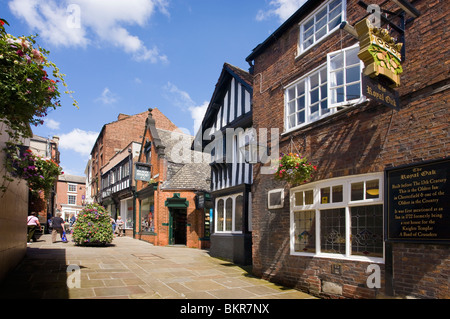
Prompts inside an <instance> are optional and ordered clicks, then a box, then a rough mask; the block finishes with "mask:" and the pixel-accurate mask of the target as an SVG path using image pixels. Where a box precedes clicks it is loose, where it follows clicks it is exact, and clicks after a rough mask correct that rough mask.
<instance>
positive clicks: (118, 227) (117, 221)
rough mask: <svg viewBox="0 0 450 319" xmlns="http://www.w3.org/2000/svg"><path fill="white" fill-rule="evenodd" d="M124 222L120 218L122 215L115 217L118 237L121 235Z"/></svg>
mask: <svg viewBox="0 0 450 319" xmlns="http://www.w3.org/2000/svg"><path fill="white" fill-rule="evenodd" d="M124 224H125V222H124V221H123V220H122V217H120V216H119V217H117V220H116V225H117V228H116V232H117V236H118V237H122V236H123V226H124Z"/></svg>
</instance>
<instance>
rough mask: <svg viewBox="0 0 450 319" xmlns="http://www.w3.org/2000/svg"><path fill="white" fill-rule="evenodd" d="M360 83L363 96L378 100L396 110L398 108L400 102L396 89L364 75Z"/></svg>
mask: <svg viewBox="0 0 450 319" xmlns="http://www.w3.org/2000/svg"><path fill="white" fill-rule="evenodd" d="M362 85H363V94H364V96H366V97H368V98H370V99H372V100H375V101H378V102H380V103H382V104H384V105H386V106H388V107H390V108H393V109H395V110H398V109H399V108H400V102H399V98H398V93H397V91H395V90H393V89H391V88H389V87H387V86H385V85H383V84H381V83H380V82H377V81H375V80H374V79H372V78H370V77H368V76H364V75H363V77H362Z"/></svg>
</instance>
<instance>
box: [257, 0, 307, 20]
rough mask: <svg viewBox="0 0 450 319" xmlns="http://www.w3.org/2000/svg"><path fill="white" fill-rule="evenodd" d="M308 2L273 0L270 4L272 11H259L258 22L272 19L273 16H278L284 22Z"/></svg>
mask: <svg viewBox="0 0 450 319" xmlns="http://www.w3.org/2000/svg"><path fill="white" fill-rule="evenodd" d="M306 1H307V0H272V1H270V3H269V4H270V6H271V7H272V9H269V10H259V11H258V14H257V16H256V20H257V21H262V20H265V19H268V18H270V17H271V16H277V17H278V19H279V20H280V21H281V22H284V21H285V20H287V19H288V18H289V17H290V16H291V15H292V14H293V13H294V12H295V11H297V10H298V9H299V8H300V7H301V6H302V5H303V4H304V3H305V2H306Z"/></svg>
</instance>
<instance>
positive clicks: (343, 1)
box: [296, 0, 347, 58]
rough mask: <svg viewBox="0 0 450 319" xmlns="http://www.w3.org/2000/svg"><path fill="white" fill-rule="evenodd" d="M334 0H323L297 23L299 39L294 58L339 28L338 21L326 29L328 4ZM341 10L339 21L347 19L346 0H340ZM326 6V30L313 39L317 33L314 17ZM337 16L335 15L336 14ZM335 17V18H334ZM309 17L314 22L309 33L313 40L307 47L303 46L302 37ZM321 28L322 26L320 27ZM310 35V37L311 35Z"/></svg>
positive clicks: (327, 25)
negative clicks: (332, 26)
mask: <svg viewBox="0 0 450 319" xmlns="http://www.w3.org/2000/svg"><path fill="white" fill-rule="evenodd" d="M333 1H334V0H329V1H327V2H325V3H324V4H322V5H321V6H319V7H318V8H317V9H316V10H314V11H313V12H312V13H311V14H309V15H308V16H307V17H306V18H305V19H303V20H302V21H301V22H300V23H299V24H298V25H299V40H298V43H297V56H296V58H298V57H300V56H301V55H302V54H304V53H305V52H308V51H309V50H311V49H312V48H313V47H314V46H316V45H317V44H319V43H320V42H322V41H323V40H325V39H326V38H328V36H330V35H331V34H333V33H334V32H335V31H336V30H338V29H339V25H340V24H341V23H338V24H337V25H336V26H335V27H334V28H333V29H331V30H329V29H328V27H329V23H330V22H331V21H328V20H329V13H330V11H329V5H330V4H331V3H332V2H333ZM341 6H342V7H341V12H340V15H341V22H342V21H345V20H346V19H347V1H346V0H341ZM325 8H326V11H327V13H326V15H325V16H324V17H326V20H327V21H326V29H327V30H326V32H325V34H324V35H323V36H322V37H320V38H319V39H315V37H316V33H317V31H318V30H316V23H317V21H315V20H316V17H317V16H318V14H319V13H320V12H321V11H322V10H323V9H325ZM336 17H337V16H336ZM336 17H335V18H336ZM311 19H314V23H313V25H312V28H314V29H313V34H312V35H311V36H312V38H313V42H312V43H311V45H309V46H308V47H307V48H304V42H305V39H304V34H305V32H304V31H305V25H306V24H307V23H308V22H310V20H311ZM321 29H322V28H321ZM321 29H319V30H321ZM311 36H310V37H311Z"/></svg>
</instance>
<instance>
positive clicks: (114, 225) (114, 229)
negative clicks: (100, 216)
mask: <svg viewBox="0 0 450 319" xmlns="http://www.w3.org/2000/svg"><path fill="white" fill-rule="evenodd" d="M111 225H112V231H113V235H114V233H115V232H116V221H115V220H114V218H112V217H111Z"/></svg>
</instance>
